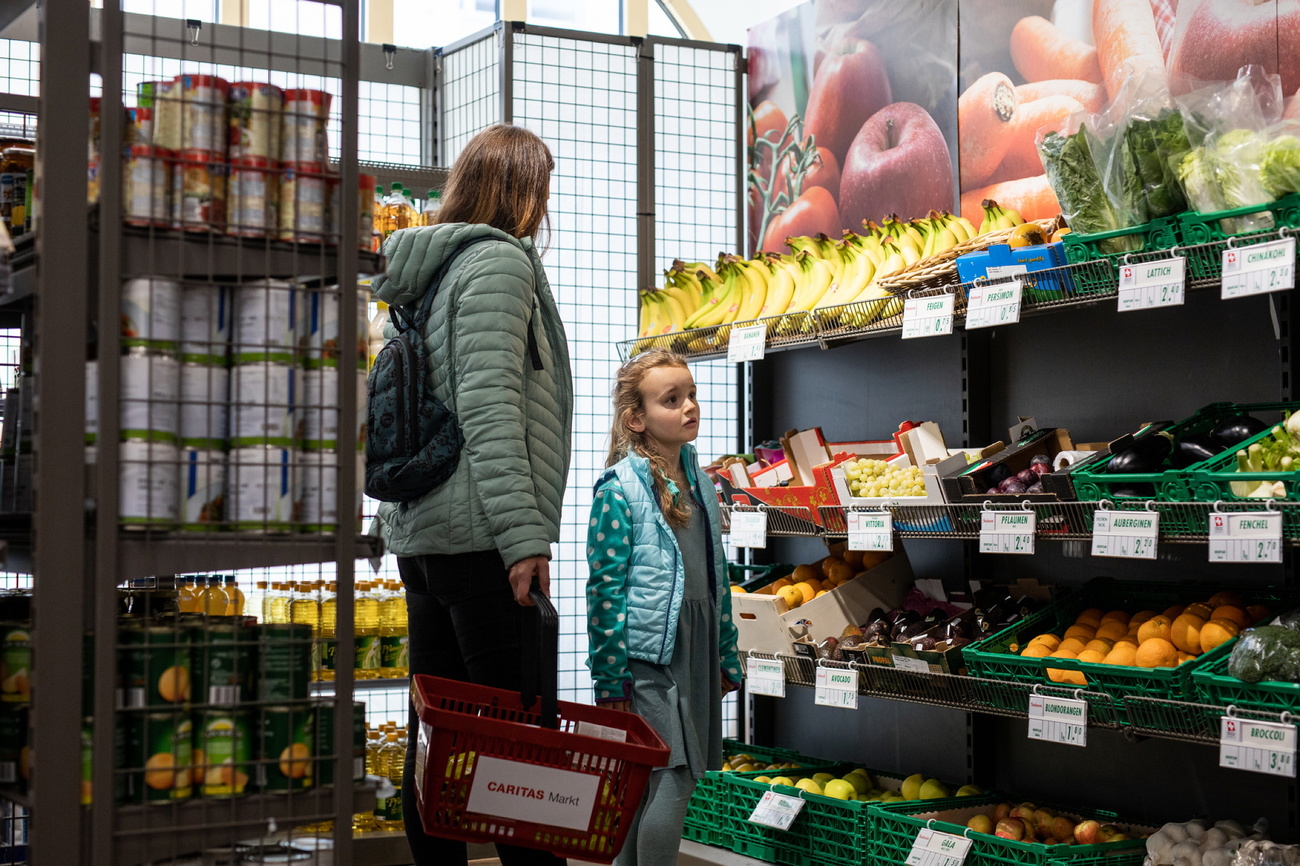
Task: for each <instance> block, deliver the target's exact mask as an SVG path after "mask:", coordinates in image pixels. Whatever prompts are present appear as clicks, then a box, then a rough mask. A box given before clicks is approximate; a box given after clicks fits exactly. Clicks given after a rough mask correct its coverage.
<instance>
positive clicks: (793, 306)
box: [786, 253, 834, 313]
mask: <svg viewBox="0 0 1300 866" xmlns="http://www.w3.org/2000/svg"><path fill="white" fill-rule="evenodd" d="M795 261H796V262H797V263H798V267H799V268H800V270H801V271H803V273H804V276H805V279H804V280H803V281H802V284H801V285H800V286H799V287H798V288H797V289H796V290H795V293H794V297H793V298H792V299H791V300H790V306H789V308H788V309H787V310H786V312H790V313H795V312H806V311H808V310H811V309H812V308H813V307H814V306H816V305H817V302H818V301H820V300H821V298H822V295H824V294H826V291H827V290H828V289H829V288H830V287H831V283H832V282H833V281H834V275H833V274H832V273H831V269H830V268H829V267H828V266H827V265H826V263H825V262H823V261H822V260H821V259H819V258H816V257H815V256H811V255H809V254H808V253H801V254H799V255H797V256H795Z"/></svg>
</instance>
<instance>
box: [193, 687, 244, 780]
mask: <svg viewBox="0 0 1300 866" xmlns="http://www.w3.org/2000/svg"><path fill="white" fill-rule="evenodd" d="M197 722H198V725H197V731H196V733H197V738H198V745H197V746H196V750H195V755H194V764H195V781H196V783H198V784H201V785H202V786H203V787H202V791H203V796H204V797H213V798H218V797H238V796H240V795H242V794H244V793H245V792H246V791H247V790H248V783H249V782H250V781H251V778H252V773H253V745H254V738H253V726H252V716H251V714H250V713H249V711H248V710H239V709H234V710H216V709H212V710H205V711H203V712H202V713H199V714H198V716H197Z"/></svg>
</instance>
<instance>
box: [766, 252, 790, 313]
mask: <svg viewBox="0 0 1300 866" xmlns="http://www.w3.org/2000/svg"><path fill="white" fill-rule="evenodd" d="M764 267H766V268H768V274H767V298H766V299H765V300H764V302H763V309H762V311H761V312H760V313H759V318H767V317H768V316H779V315H781V314H782V313H784V312H785V311H786V310H787V309H789V307H790V301H791V299H792V298H794V290H795V281H794V274H793V273H792V272H791V270H790V268H789V267H787V266H786V264H785V263H784V262H780V261H772V260H768V262H767V263H766V264H765V265H764Z"/></svg>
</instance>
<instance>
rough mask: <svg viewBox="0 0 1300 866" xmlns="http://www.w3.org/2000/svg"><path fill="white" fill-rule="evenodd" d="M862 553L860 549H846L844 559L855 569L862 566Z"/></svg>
mask: <svg viewBox="0 0 1300 866" xmlns="http://www.w3.org/2000/svg"><path fill="white" fill-rule="evenodd" d="M862 555H863V552H862V551H861V550H846V551H844V561H845V562H847V563H848V564H849V565H851V566H853V568H854V569H855V570H857V569H860V568H862Z"/></svg>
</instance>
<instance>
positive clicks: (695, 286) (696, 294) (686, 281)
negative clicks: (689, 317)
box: [665, 266, 704, 312]
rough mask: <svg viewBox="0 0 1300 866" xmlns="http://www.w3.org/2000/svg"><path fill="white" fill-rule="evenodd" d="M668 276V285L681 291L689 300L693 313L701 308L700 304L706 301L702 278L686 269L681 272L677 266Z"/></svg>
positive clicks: (669, 270)
mask: <svg viewBox="0 0 1300 866" xmlns="http://www.w3.org/2000/svg"><path fill="white" fill-rule="evenodd" d="M665 273H666V274H667V276H668V283H669V285H671V286H676V287H677V288H679V289H681V290H682V291H683V292H684V293H685V295H686V297H687V298H688V299H689V304H688V306H689V309H690V310H691V312H694V311H695V310H698V309H699V308H700V303H701V302H702V301H703V300H704V286H703V284H702V283H700V278H699V277H698V276H696V275H695V274H694V273H692V272H691V271H688V270H686V268H685V267H683V268H681V269H680V270H679V269H677V268H676V267H675V266H674V267H672V268H669V269H668V270H667V271H666V272H665Z"/></svg>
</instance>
